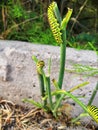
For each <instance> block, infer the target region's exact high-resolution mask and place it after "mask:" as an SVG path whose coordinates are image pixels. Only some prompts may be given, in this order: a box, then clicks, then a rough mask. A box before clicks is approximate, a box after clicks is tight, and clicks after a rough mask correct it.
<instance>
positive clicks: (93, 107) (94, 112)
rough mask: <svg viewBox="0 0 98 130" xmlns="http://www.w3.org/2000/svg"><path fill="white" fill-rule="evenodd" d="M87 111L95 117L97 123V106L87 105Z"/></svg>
mask: <svg viewBox="0 0 98 130" xmlns="http://www.w3.org/2000/svg"><path fill="white" fill-rule="evenodd" d="M87 108H88V110H89V112H90V115H91V116H92V117H93V118H94V119H95V121H96V122H97V123H98V108H97V107H96V106H93V105H91V106H88V107H87Z"/></svg>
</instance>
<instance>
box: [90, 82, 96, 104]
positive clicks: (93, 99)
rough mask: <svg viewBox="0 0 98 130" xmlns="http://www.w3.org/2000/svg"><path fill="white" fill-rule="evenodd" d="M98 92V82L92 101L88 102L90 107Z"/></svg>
mask: <svg viewBox="0 0 98 130" xmlns="http://www.w3.org/2000/svg"><path fill="white" fill-rule="evenodd" d="M97 91H98V82H97V85H96V88H95V89H94V91H93V93H92V95H91V98H90V100H89V102H88V106H90V105H91V104H92V102H93V100H94V98H95V96H96V93H97Z"/></svg>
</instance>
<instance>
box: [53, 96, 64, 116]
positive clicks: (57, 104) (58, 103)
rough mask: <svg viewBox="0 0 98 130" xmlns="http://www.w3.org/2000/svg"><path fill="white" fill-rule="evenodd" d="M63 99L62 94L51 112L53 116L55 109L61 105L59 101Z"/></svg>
mask: <svg viewBox="0 0 98 130" xmlns="http://www.w3.org/2000/svg"><path fill="white" fill-rule="evenodd" d="M64 97H65V95H64V94H62V95H61V96H60V98H59V99H58V100H57V101H56V105H55V107H54V109H53V111H52V112H53V115H54V116H56V112H57V109H58V108H59V106H60V104H61V101H62V100H63V98H64Z"/></svg>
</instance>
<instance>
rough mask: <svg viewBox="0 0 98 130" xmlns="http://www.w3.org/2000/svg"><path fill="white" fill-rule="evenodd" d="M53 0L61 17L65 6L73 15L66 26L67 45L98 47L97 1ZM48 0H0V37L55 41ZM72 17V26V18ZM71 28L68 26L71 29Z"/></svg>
mask: <svg viewBox="0 0 98 130" xmlns="http://www.w3.org/2000/svg"><path fill="white" fill-rule="evenodd" d="M85 1H86V0H81V1H80V0H61V1H59V0H56V2H57V3H58V6H59V9H60V12H61V15H62V17H64V15H65V14H66V12H67V7H70V8H73V15H72V18H71V20H70V22H69V25H68V26H67V37H68V38H67V46H70V47H74V48H78V49H91V50H94V51H96V52H97V51H98V2H97V1H96V0H93V1H92V0H89V1H87V3H86V5H85V6H84V8H83V10H82V11H81V8H82V7H83V5H84V3H85ZM50 2H51V1H50V0H47V1H46V0H28V1H26V0H1V1H0V27H1V28H0V39H9V40H21V41H27V42H31V43H41V44H48V45H57V43H56V41H55V40H54V38H53V36H52V32H51V30H50V28H49V25H48V20H47V7H48V6H49V4H50ZM79 11H80V12H81V13H80V15H79V17H78V18H77V19H76V20H77V22H76V23H75V25H74V27H73V28H72V25H73V22H74V20H75V18H76V17H77V15H78V12H79ZM71 29H72V30H71Z"/></svg>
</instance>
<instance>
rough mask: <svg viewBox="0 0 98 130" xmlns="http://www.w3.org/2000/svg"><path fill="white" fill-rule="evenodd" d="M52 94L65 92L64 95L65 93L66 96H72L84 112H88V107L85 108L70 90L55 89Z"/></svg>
mask: <svg viewBox="0 0 98 130" xmlns="http://www.w3.org/2000/svg"><path fill="white" fill-rule="evenodd" d="M54 94H65V96H66V95H67V96H68V97H70V98H72V99H73V100H74V101H75V102H76V103H77V104H79V105H80V106H81V107H82V108H83V110H84V111H85V112H87V113H88V109H87V107H86V105H84V104H83V103H82V102H81V101H80V100H79V99H78V98H76V97H75V96H74V95H72V94H71V93H70V92H67V91H65V90H59V91H56V92H55V93H54Z"/></svg>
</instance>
